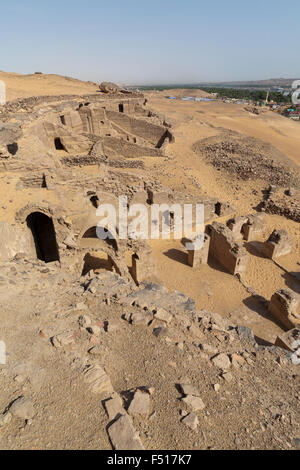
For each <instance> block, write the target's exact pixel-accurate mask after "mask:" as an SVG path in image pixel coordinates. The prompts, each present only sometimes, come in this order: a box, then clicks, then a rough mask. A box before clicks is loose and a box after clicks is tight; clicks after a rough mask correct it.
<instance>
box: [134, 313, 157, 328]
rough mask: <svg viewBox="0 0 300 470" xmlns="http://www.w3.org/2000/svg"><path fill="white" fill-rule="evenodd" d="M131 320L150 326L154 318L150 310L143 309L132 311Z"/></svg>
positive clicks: (135, 323) (136, 323)
mask: <svg viewBox="0 0 300 470" xmlns="http://www.w3.org/2000/svg"><path fill="white" fill-rule="evenodd" d="M130 320H131V323H132V324H133V325H145V326H148V325H149V323H150V322H151V321H152V320H153V315H152V313H151V312H149V311H148V310H143V311H139V312H134V313H132V314H131V317H130Z"/></svg>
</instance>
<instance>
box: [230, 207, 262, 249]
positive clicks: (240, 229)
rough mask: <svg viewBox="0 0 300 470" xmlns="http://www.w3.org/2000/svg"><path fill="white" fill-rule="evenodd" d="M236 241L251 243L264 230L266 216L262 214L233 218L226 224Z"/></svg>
mask: <svg viewBox="0 0 300 470" xmlns="http://www.w3.org/2000/svg"><path fill="white" fill-rule="evenodd" d="M227 227H228V228H229V229H230V230H231V231H232V233H233V236H234V238H235V239H236V240H240V239H244V240H246V241H248V242H250V241H253V240H255V239H256V238H257V236H258V235H260V234H261V233H262V232H263V231H264V230H265V228H266V215H265V214H264V213H263V212H262V213H257V214H251V215H246V216H240V217H235V218H234V219H230V220H228V222H227Z"/></svg>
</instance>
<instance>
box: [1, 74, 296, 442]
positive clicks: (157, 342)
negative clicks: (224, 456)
mask: <svg viewBox="0 0 300 470" xmlns="http://www.w3.org/2000/svg"><path fill="white" fill-rule="evenodd" d="M0 80H5V82H6V84H7V96H8V99H9V100H12V99H16V98H19V97H28V96H34V95H52V94H53V95H58V94H59V95H61V94H84V93H93V92H96V90H97V86H96V85H95V84H93V83H85V82H80V81H78V80H74V79H69V78H65V77H60V76H57V75H28V76H19V75H17V74H4V73H2V72H0ZM186 94H188V95H189V96H191V95H192V96H193V95H195V96H206V93H204V92H196V93H194V92H193V91H188V93H187V92H185V91H182V90H180V91H178V90H168V91H167V92H159V93H151V92H149V93H147V94H146V95H147V98H148V107H149V108H151V109H153V110H155V111H157V112H159V113H161V114H164V115H165V117H166V120H167V121H169V122H170V123H171V124H172V131H173V132H174V135H175V143H173V144H170V145H169V146H168V149H167V155H168V156H169V157H170V159H169V160H168V161H164V160H163V159H151V158H148V159H145V166H146V170H147V171H148V172H149V174H151V176H153V177H155V178H157V180H158V181H160V182H161V183H162V184H163V185H165V186H167V187H171V188H173V189H176V190H178V191H183V192H184V191H186V190H188V191H189V192H190V193H192V194H195V195H197V193H198V192H199V188H201V194H206V195H209V196H212V197H216V198H218V199H220V200H222V201H227V202H228V203H229V204H230V205H231V206H232V207H233V208H234V212H233V214H232V215H245V214H249V213H253V212H254V210H255V208H256V207H257V206H258V204H259V203H260V202H261V201H262V197H263V196H262V191H264V190H266V189H267V187H268V186H269V183H270V181H268V180H265V179H264V178H263V179H261V178H259V175H257V177H256V178H252V179H248V180H241V179H240V178H239V176H238V175H237V174H230V173H229V172H221V171H218V169H217V168H215V167H214V166H213V165H211V164H210V162H209V161H207V160H206V158H205V155H204V154H201V152H200V153H197V152H195V151H194V146H195V144H197V143H198V142H199V141H201V140H203V139H206V138H212V137H215V136H220V135H222V134H223V133H224V132H225V134H226V133H228V132H229V131H234V132H238V133H240V134H242V135H243V136H249V137H254V138H257V139H261V140H262V141H264V142H266V143H268V144H271V145H272V146H274V147H275V148H276V149H277V151H278V155H280V157H278V158H277V157H276V155H277V153H276V152H275V153H274V159H275V160H276V162H277V159H278V163H280V164H282V163H283V164H284V165H287V166H288V167H289V168H290V169H291V171H292V172H293V174H296V173H297V171H298V168H299V166H300V153H299V148H300V132H299V129H300V127H299V123H296V122H292V121H289V120H288V119H285V118H283V117H281V116H279V115H276V114H275V113H272V112H267V113H263V114H261V115H253V114H250V113H249V112H247V111H245V110H244V108H243V106H241V105H235V104H227V103H221V102H209V103H207V102H183V101H180V100H168V99H167V98H166V96H170V95H173V96H174V95H175V96H178V97H182V96H186ZM94 171H97V170H96V168H94V167H85V168H82V169H78V174H79V175H80V172H85V173H86V172H94ZM136 171H137V172H139V171H141V170H136ZM17 176H18V175H16V179H17ZM13 178H14V177H8V176H7V175H5V174H3V175H1V180H0V184H1V186H0V197H1V205H5V206H6V207H7V210H6V211H5V218H6V220H8V221H10V217H11V218H12V216H11V214H13V213H15V211H16V209H17V208H18V207H21V206H22V194H21V193H19V194H15V191H14V187H15V181H14V179H13ZM285 189H287V188H285ZM282 190H284V188H283V189H282ZM25 191H27V190H25ZM28 191H30V190H28ZM23 195H24V193H23ZM41 195H42V193H41V194H39V192H38V191H37V192H36V195H35V197H36V198H37V199H38V198H39V197H40V196H41ZM54 202H56V201H54ZM2 216H3V214H2V213H1V220H3V218H2ZM227 219H228V217H225V218H224V221H226V220H227ZM221 220H222V219H221ZM274 228H277V229H283V228H284V229H286V230H287V231H288V232H289V234H290V236H291V238H292V240H293V252H292V254H290V255H286V256H284V257H282V258H281V259H280V263H281V264H282V265H283V266H284V267H285V268H286V271H288V272H298V271H299V263H300V236H299V235H300V232H299V224H298V223H297V222H294V221H292V220H288V219H286V218H283V217H281V216H279V215H268V216H267V228H266V230H265V232H264V233H263V234H262V235H261V237H260V239H259V240H257V243H256V245H255V244H245V245H246V248H247V250H248V252H249V265H248V269H247V272H246V274H245V276H244V280H245V282H246V283H247V284H248V285H249V286H251V287H252V288H253V289H255V291H256V292H257V293H258V294H259V295H260V296H261V297H262V298H263V299H266V300H267V301H269V300H270V298H271V296H272V294H273V293H274V292H275V291H276V290H278V289H280V288H283V287H287V286H288V287H292V288H293V289H294V290H296V291H297V292H300V284H299V282H298V281H297V280H295V278H294V277H292V276H290V275H289V274H286V272H285V271H284V270H283V269H281V268H280V267H278V266H277V265H276V264H275V263H273V261H271V260H269V259H265V258H263V257H262V256H261V254H260V252H259V249H258V248H259V242H262V241H264V240H266V238H268V236H269V235H270V233H271V232H272V231H273V229H274ZM151 246H152V248H153V252H154V256H155V258H156V261H157V277H158V279H159V280H160V281H161V282H162V283H163V284H164V285H165V286H166V287H167V288H168V289H170V290H171V291H173V290H178V291H180V292H183V293H184V294H186V295H188V296H191V297H192V298H193V299H194V300H195V302H196V306H197V309H199V310H208V311H210V312H218V313H219V314H220V315H221V316H222V317H223V318H225V319H227V320H228V321H229V322H232V323H233V324H235V325H236V324H239V325H243V326H248V327H249V328H251V329H252V330H253V332H254V334H255V335H256V337H257V339H258V340H259V341H260V343H262V344H274V341H275V339H276V337H277V335H278V334H281V333H282V332H283V329H282V328H281V326H280V325H278V324H277V323H276V322H274V320H273V319H272V318H271V317H270V316H269V314H268V312H267V308H266V304H265V303H261V302H258V301H257V300H255V299H253V298H252V297H251V296H249V293H247V291H246V290H245V288H244V287H243V286H242V284H241V283H239V282H238V280H237V279H236V278H235V277H233V276H231V275H229V274H227V273H225V272H224V270H223V269H222V267H220V266H218V265H216V264H209V265H205V266H201V267H199V268H197V269H191V268H189V267H188V266H187V265H186V254H185V250H184V248H183V246H182V244H181V242H180V241H152V242H151ZM17 268H18V269H17V271H18V273H15V271H14V269H13V266H11V265H9V264H8V266H7V269H6V271H5V273H4V274H3V277H2V278H1V280H0V303H1V315H2V316H3V317H4V319H5V328H4V329H5V332H6V333H7V334H8V332H13V334H14V336H13V335H12V336H11V337H10V341H11V342H14V344H15V338H16V337H17V338H18V341H19V346H18V347H15V346H14V345H13V344H9V349H13V348H15V351H14V354H13V367H12V368H11V369H10V370H7V369H3V370H2V372H1V370H0V380H1V378H2V379H3V380H4V381H5V380H6V382H5V383H9V384H10V385H9V387H8V389H6V391H5V395H4V394H3V393H1V394H0V412H1V410H2V411H4V410H5V408H6V407H7V406H8V403H7V395H9V396H10V401H13V400H14V399H15V398H17V397H18V396H20V395H25V394H30V395H31V396H32V397H34V401H35V406H36V411H37V417H36V418H34V419H33V421H32V423H29V424H27V425H25V426H24V423H19V422H17V423H13V424H10V425H9V426H10V427H5V428H4V430H1V428H0V446H1V447H2V448H5V449H11V448H18V449H24V448H25V449H28V448H33V449H44V448H54V449H60V448H66V449H71V448H77V449H83V448H88V449H97V448H98V449H99V448H101V449H110V448H111V446H110V442H109V439H108V437H107V433H106V426H107V424H108V419H107V417H106V414H105V411H104V409H103V407H102V406H101V402H100V401H99V400H98V399H97V398H95V397H92V396H90V395H87V392H86V388H85V387H86V386H85V384H84V383H83V381H82V377H81V375H80V372H79V371H80V370H81V367H82V364H83V363H84V361H85V360H86V354H87V350H88V349H89V348H91V347H92V346H93V342H92V343H91V339H90V337H89V336H88V335H86V336H85V335H84V334H83V333H82V332H81V333H80V335H81V336H80V340H81V341H82V342H81V346H80V348H81V349H80V350H79V346H78V347H77V349H76V347H74V346H72V347H71V349H69V350H67V351H64V350H62V352H61V353H60V355H59V356H58V357H57V355H56V354H55V352H54V351H53V350H52V349H51V348H49V341H48V339H49V338H50V337H51V336H53V335H54V334H57V333H58V332H59V331H60V330H61V331H63V330H65V329H66V328H69V329H71V330H72V331H75V330H76V327H77V318H78V314H79V313H80V309H79V310H76V308H74V306H75V305H76V303H80V302H82V301H84V302H86V304H87V306H88V309H89V311H90V315H91V316H92V317H93V318H94V320H95V322H97V324H103V322H105V321H106V320H108V319H109V320H111V319H113V320H115V321H116V322H118V321H120V314H121V309H120V306H119V305H115V306H105V307H101V308H100V306H99V304H98V303H97V299H92V298H91V297H89V296H88V297H84V298H81V294H80V289H79V286H78V285H77V284H76V283H75V284H74V286H75V287H74V289H71V290H70V291H68V292H65V289H64V275H63V274H59V273H57V272H55V271H53V272H50V274H51V277H50V278H47V275H49V272H48V273H47V272H46V271H43V269H44V268H43V266H40V265H37V266H27V267H26V266H23V264H22V261H20V262H19V266H18V267H17ZM35 269H36V270H38V272H39V276H40V277H39V279H38V280H37V278H36V271H35ZM170 273H171V275H170ZM20 279H21V282H22V283H23V284H20V285H19V284H18V282H19V280H20ZM74 282H75V281H74ZM20 286H22V287H20ZM33 289H38V291H36V292H35V294H34V295H32V292H33ZM51 289H53V292H55V293H56V295H57V298H56V300H53V294H52V292H49V290H50V291H51ZM78 292H79V293H78ZM24 306H25V308H24ZM71 311H72V313H70V312H71ZM81 313H82V312H81ZM83 313H84V312H83ZM24 325H25V326H24ZM154 326H155V325H154ZM190 326H191V325H190V324H189V322H187V323H185V322H184V321H183V320H182V319H181V320H179V319H177V320H176V322H175V323H174V325H172V326H171V327H170V328H169V331H168V334H167V338H168V341H166V340H165V338H164V337H163V338H161V337H159V338H156V337H155V336H153V334H152V329H153V328H152V327H151V331H150V332H149V329H146V328H143V327H138V328H137V329H136V328H134V327H132V326H129V325H128V324H127V323H126V322H124V323H122V326H120V327H119V329H118V330H117V331H115V332H112V333H109V334H106V335H105V334H104V333H102V334H103V335H104V336H103V339H101V342H100V343H101V344H100V345H102V347H103V349H102V353H101V354H102V356H101V360H102V362H104V363H105V366H106V368H107V369H109V371H110V378H111V380H112V382H113V384H114V388H115V390H117V391H118V392H119V393H120V392H121V391H125V390H133V389H136V388H137V387H141V386H151V387H154V388H155V390H156V392H155V393H154V395H153V398H152V409H151V413H152V412H153V413H155V414H154V415H153V416H152V415H151V416H152V417H151V419H148V420H146V421H145V420H144V419H142V418H141V419H140V418H139V419H137V418H136V419H135V420H134V425H135V428H136V429H137V430H138V431H139V432H140V435H141V438H142V441H143V443H144V445H145V447H146V448H148V449H159V448H161V449H172V448H174V449H183V448H186V449H208V448H213V449H225V448H230V449H237V448H241V449H249V448H264V449H266V448H268V449H278V448H279V449H287V448H295V447H297V445H299V442H298V441H297V442H298V444H297V445H296V444H295V442H296V441H295V439H296V438H298V437H299V429H298V424H297V423H298V421H299V389H298V387H299V385H298V383H299V375H298V374H299V373H298V371H296V368H295V367H292V366H291V365H290V364H288V363H287V361H286V359H285V358H284V357H283V356H284V354H283V355H280V354H279V353H278V354H277V356H274V357H273V356H272V354H271V353H269V352H268V351H267V350H259V351H258V350H254V351H253V348H252V349H251V347H249V346H245V345H244V344H242V343H240V342H239V341H240V340H239V339H238V338H236V337H234V338H233V339H232V343H231V339H230V335H229V339H228V338H227V339H226V340H224V341H225V343H226V344H232V346H230V348H231V353H234V352H236V353H239V352H243V353H245V352H246V353H245V357H247V354H249V356H248V359H247V361H248V362H247V361H246V364H245V366H244V367H242V368H240V369H237V370H235V371H234V373H233V375H234V379H233V381H230V382H226V381H225V380H224V379H220V375H219V373H218V371H216V370H215V368H214V367H213V366H212V364H211V362H210V361H209V357H208V356H207V355H208V353H207V354H202V355H201V356H198V355H197V354H198V351H199V343H203V342H204V343H209V344H212V345H213V347H214V348H215V349H216V350H217V351H219V352H220V351H222V350H223V349H224V347H223V343H221V346H220V344H219V341H218V340H217V339H216V337H215V336H214V333H213V332H208V331H207V330H205V328H204V329H203V328H202V330H201V333H199V338H200V339H199V338H198V339H197V338H196V337H194V338H192V339H191V338H190V337H188V336H187V328H188V329H189V328H190ZM196 326H197V327H198V324H197V322H196ZM41 332H42V333H41ZM2 333H3V331H2ZM0 339H1V338H0ZM22 341H26V345H27V346H26V347H28V345H31V346H32V348H33V350H36V352H37V354H36V355H35V359H32V362H31V363H30V364H28V361H27V362H26V361H25V360H24V361H22V357H23V355H24V351H23V346H22V344H23V343H22ZM37 341H38V343H37ZM218 348H219V349H218ZM222 348H223V349H222ZM27 354H28V352H27V350H26V353H25V356H26V355H27ZM51 361H52V363H53V361H55V366H54V365H53V364H52V367H50V368H49V367H48V363H49V362H51ZM298 367H299V366H298ZM265 376H268V377H269V382H268V384H265V383H264V378H265ZM187 378H188V379H187ZM9 380H10V382H8V381H9ZM186 380H189V381H191V382H193V383H194V384H196V385H197V386H198V388H199V389H200V393H201V396H202V398H203V400H204V402H205V404H206V408H205V411H204V412H203V414H202V415H201V418H199V419H200V421H201V423H200V430H199V431H198V432H194V431H193V432H192V431H191V430H190V429H187V428H186V427H185V426H183V424H182V423H181V422H180V420H181V418H182V416H184V414H183V415H181V414H180V413H182V408H184V407H183V406H182V403H181V402H180V401H179V398H180V396H181V395H180V393H179V392H178V387H177V388H176V384H178V383H182V382H184V381H186ZM216 383H219V384H220V386H221V390H220V391H219V392H216V391H215V390H214V385H215V384H216ZM253 390H255V393H254V392H253ZM237 408H238V409H239V413H236V409H237ZM183 413H184V411H183ZM87 421H88V422H87ZM45 423H47V424H45Z"/></svg>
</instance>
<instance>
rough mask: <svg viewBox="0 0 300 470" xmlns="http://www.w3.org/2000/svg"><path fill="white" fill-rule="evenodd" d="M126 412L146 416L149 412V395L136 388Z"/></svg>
mask: <svg viewBox="0 0 300 470" xmlns="http://www.w3.org/2000/svg"><path fill="white" fill-rule="evenodd" d="M128 413H129V414H131V415H144V416H148V415H149V413H150V395H149V394H148V393H147V392H144V391H142V390H137V391H136V392H135V394H134V397H133V400H132V402H131V403H130V406H129V408H128Z"/></svg>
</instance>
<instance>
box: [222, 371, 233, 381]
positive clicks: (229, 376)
mask: <svg viewBox="0 0 300 470" xmlns="http://www.w3.org/2000/svg"><path fill="white" fill-rule="evenodd" d="M222 378H223V379H224V380H225V382H228V383H229V382H232V380H233V375H232V374H231V373H230V372H226V373H224V374H222Z"/></svg>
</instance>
